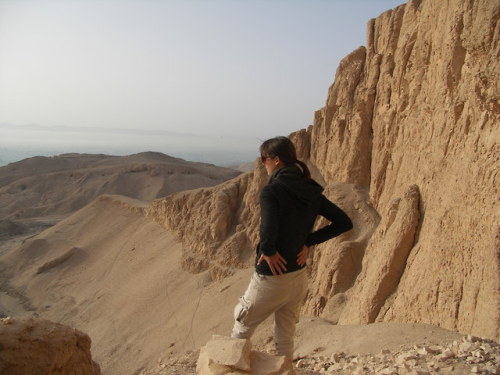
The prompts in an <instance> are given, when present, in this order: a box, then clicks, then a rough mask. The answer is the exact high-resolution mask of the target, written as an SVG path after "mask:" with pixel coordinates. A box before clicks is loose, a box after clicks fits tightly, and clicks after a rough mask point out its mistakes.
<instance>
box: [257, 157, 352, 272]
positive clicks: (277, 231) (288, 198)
mask: <svg viewBox="0 0 500 375" xmlns="http://www.w3.org/2000/svg"><path fill="white" fill-rule="evenodd" d="M322 192H323V188H322V187H321V186H320V185H319V184H318V183H317V182H316V181H314V180H312V179H310V180H304V179H303V178H302V171H301V169H300V168H299V166H297V165H291V166H286V167H282V168H280V169H278V170H276V171H275V172H274V173H273V174H272V176H271V178H270V179H269V183H268V184H267V185H266V186H265V187H264V189H262V192H261V194H260V210H261V213H260V215H261V223H260V243H259V245H258V246H257V256H256V261H255V266H256V271H257V273H259V274H262V275H272V272H271V270H270V268H269V266H268V264H267V262H266V261H263V262H261V264H260V265H257V262H258V260H259V258H260V256H261V254H262V253H264V254H265V255H268V256H271V255H273V254H275V253H276V252H279V253H280V255H281V256H282V257H283V258H285V260H286V262H287V264H286V268H287V271H286V272H293V271H297V270H299V269H301V268H303V267H302V266H299V265H298V264H297V254H298V253H299V252H300V251H301V250H302V247H303V246H304V245H307V246H312V245H316V244H319V243H321V242H324V241H326V240H329V239H330V238H333V237H336V236H338V235H340V234H342V233H344V232H346V231H348V230H350V229H351V228H352V222H351V219H349V217H348V216H347V215H346V213H345V212H344V211H342V210H341V209H340V208H339V207H337V206H336V205H335V204H333V203H332V202H330V201H329V200H328V199H327V198H326V197H325V196H324V195H323V194H322ZM318 215H321V216H323V217H325V218H326V219H328V220H329V221H330V222H331V223H330V224H329V225H327V226H325V227H323V228H321V229H319V230H317V231H315V232H312V233H311V231H312V229H313V226H314V222H315V220H316V217H317V216H318Z"/></svg>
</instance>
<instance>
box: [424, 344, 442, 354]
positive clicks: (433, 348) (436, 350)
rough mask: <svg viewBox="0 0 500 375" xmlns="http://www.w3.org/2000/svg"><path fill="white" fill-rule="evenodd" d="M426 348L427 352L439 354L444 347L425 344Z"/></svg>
mask: <svg viewBox="0 0 500 375" xmlns="http://www.w3.org/2000/svg"><path fill="white" fill-rule="evenodd" d="M424 349H425V350H426V351H427V353H430V354H439V353H441V351H442V348H441V347H440V346H437V345H434V346H425V347H424Z"/></svg>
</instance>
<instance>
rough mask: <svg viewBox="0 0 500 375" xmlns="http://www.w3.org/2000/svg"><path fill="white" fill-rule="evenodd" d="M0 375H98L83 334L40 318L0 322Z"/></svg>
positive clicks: (96, 365)
mask: <svg viewBox="0 0 500 375" xmlns="http://www.w3.org/2000/svg"><path fill="white" fill-rule="evenodd" d="M0 374H5V375H39V374H46V375H52V374H54V375H55V374H58V375H70V374H71V375H75V374H78V375H100V374H101V370H100V367H99V365H98V364H96V363H95V362H94V361H92V357H91V354H90V338H89V336H88V335H86V334H85V333H83V332H80V331H78V330H76V329H73V328H70V327H68V326H64V325H62V324H58V323H53V322H50V321H48V320H40V319H28V320H23V319H14V318H5V319H1V320H0Z"/></svg>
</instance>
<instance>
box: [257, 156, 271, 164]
mask: <svg viewBox="0 0 500 375" xmlns="http://www.w3.org/2000/svg"><path fill="white" fill-rule="evenodd" d="M267 159H274V156H269V155H267V156H261V157H260V161H261V162H263V163H265V162H266V160H267Z"/></svg>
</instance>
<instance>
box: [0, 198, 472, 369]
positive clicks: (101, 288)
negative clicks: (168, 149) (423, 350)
mask: <svg viewBox="0 0 500 375" xmlns="http://www.w3.org/2000/svg"><path fill="white" fill-rule="evenodd" d="M145 207H146V205H145V204H144V203H143V202H141V201H137V200H132V199H130V198H125V197H119V196H103V197H101V198H100V199H98V200H96V201H94V202H93V203H92V204H90V205H88V206H86V207H85V208H83V209H81V210H80V211H78V212H76V213H75V214H73V215H71V216H70V217H68V218H66V219H65V220H63V221H62V222H60V223H58V224H57V225H55V226H54V227H52V228H50V229H48V230H46V231H44V232H43V233H41V234H39V235H38V236H36V237H34V238H31V239H27V240H25V241H24V243H21V244H20V246H19V247H18V248H15V249H14V250H11V251H4V253H3V254H2V256H0V264H1V275H2V277H3V280H2V292H3V293H2V295H3V298H2V299H0V302H1V304H0V308H1V309H2V311H4V314H5V313H7V314H8V315H11V316H16V317H29V316H35V317H38V318H43V319H49V320H51V321H55V322H60V323H63V324H66V325H68V326H70V327H75V328H77V329H78V330H80V331H83V332H85V333H87V334H88V335H89V336H90V338H91V339H92V349H91V350H92V355H93V359H94V360H95V361H96V362H97V363H98V364H99V365H100V366H101V369H102V372H103V373H104V374H140V373H142V374H190V373H194V368H195V364H196V360H197V355H198V350H199V348H200V347H201V346H203V345H204V344H205V343H206V342H207V341H208V340H209V339H210V338H211V336H212V335H213V334H221V335H229V332H230V330H231V327H232V310H233V306H234V305H235V304H236V301H237V298H238V296H239V295H241V294H242V293H243V291H244V289H245V288H246V286H247V283H248V280H249V278H250V275H251V272H252V270H251V269H238V270H235V272H234V274H233V275H231V276H229V277H226V278H224V279H222V280H217V281H213V280H212V278H211V276H210V273H209V271H205V272H201V273H199V274H194V275H193V274H192V273H190V272H187V271H185V270H183V269H182V267H180V265H181V259H182V252H183V250H182V244H181V243H179V242H178V241H177V240H176V239H175V238H174V237H173V236H172V234H171V233H170V232H169V231H168V230H166V229H164V228H162V227H161V226H159V225H158V224H156V223H155V222H153V221H152V220H150V219H148V218H147V217H145V212H144V211H145ZM7 280H8V282H7ZM462 337H463V335H460V334H459V333H456V332H451V331H448V330H444V329H441V328H439V327H435V326H430V325H425V324H403V323H375V324H371V325H367V326H364V325H362V326H338V325H334V324H332V323H331V322H329V321H326V320H323V319H321V318H315V317H307V316H304V317H302V319H301V322H300V323H299V325H298V332H297V349H296V357H297V359H299V358H302V357H305V358H309V360H310V361H312V359H311V358H316V360H315V361H317V362H314V365H311V366H309V365H308V362H304V361H302V362H301V366H303V367H301V368H300V369H299V370H300V372H299V373H302V374H314V373H318V367H317V365H318V363H321V364H323V365H324V364H325V363H328V362H329V361H330V357H331V355H332V354H333V353H339V352H344V353H346V355H361V356H363V355H367V354H368V353H371V354H373V355H377V354H380V353H381V352H382V350H384V351H391V352H397V351H398V350H401V348H402V347H405V348H411V347H412V346H413V345H422V346H423V345H427V346H431V345H436V344H443V345H446V344H451V343H452V342H453V341H454V340H458V341H460V340H462ZM253 343H254V347H255V348H256V349H259V350H263V351H272V321H271V320H269V321H267V322H266V323H265V324H263V325H262V326H261V327H260V328H259V330H258V331H257V333H256V335H255V337H254V339H253ZM311 363H312V362H311ZM464 363H465V359H464ZM315 366H316V370H314V368H315ZM325 366H326V365H325ZM471 367H472V365H471V366H469V369H470V368H471Z"/></svg>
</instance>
